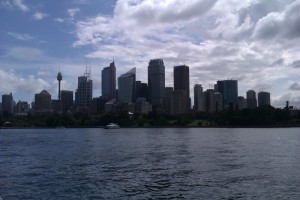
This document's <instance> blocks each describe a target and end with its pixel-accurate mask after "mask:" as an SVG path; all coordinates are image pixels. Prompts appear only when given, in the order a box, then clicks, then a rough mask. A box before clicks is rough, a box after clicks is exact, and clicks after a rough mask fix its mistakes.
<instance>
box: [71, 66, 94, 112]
mask: <svg viewBox="0 0 300 200" xmlns="http://www.w3.org/2000/svg"><path fill="white" fill-rule="evenodd" d="M90 74H91V71H90V69H86V71H85V73H84V75H83V76H79V77H78V87H77V89H76V92H75V105H76V107H77V110H78V111H83V112H85V111H88V107H89V105H90V102H91V101H92V98H93V81H92V80H91V76H90Z"/></svg>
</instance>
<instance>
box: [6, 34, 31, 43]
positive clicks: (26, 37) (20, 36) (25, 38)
mask: <svg viewBox="0 0 300 200" xmlns="http://www.w3.org/2000/svg"><path fill="white" fill-rule="evenodd" d="M7 34H8V35H10V36H12V37H14V38H16V39H18V40H23V41H28V40H32V39H33V37H32V36H30V35H28V34H21V33H15V32H7Z"/></svg>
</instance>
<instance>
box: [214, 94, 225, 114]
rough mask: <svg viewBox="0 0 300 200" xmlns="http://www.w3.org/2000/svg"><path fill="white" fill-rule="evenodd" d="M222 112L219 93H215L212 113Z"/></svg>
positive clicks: (221, 101) (221, 100)
mask: <svg viewBox="0 0 300 200" xmlns="http://www.w3.org/2000/svg"><path fill="white" fill-rule="evenodd" d="M222 110H223V99H222V94H221V93H220V92H215V93H214V96H213V112H220V111H222Z"/></svg>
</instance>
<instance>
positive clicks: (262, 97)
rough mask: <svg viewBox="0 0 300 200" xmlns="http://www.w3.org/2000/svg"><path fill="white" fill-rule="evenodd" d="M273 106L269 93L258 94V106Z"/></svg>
mask: <svg viewBox="0 0 300 200" xmlns="http://www.w3.org/2000/svg"><path fill="white" fill-rule="evenodd" d="M263 105H271V98H270V93H269V92H259V93H258V106H263Z"/></svg>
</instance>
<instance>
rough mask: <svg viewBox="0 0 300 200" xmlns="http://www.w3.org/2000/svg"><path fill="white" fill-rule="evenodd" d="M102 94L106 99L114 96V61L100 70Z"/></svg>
mask: <svg viewBox="0 0 300 200" xmlns="http://www.w3.org/2000/svg"><path fill="white" fill-rule="evenodd" d="M102 96H103V97H104V98H107V99H109V100H110V99H115V98H116V66H115V62H114V61H113V62H112V63H110V64H109V67H105V68H103V70H102Z"/></svg>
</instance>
